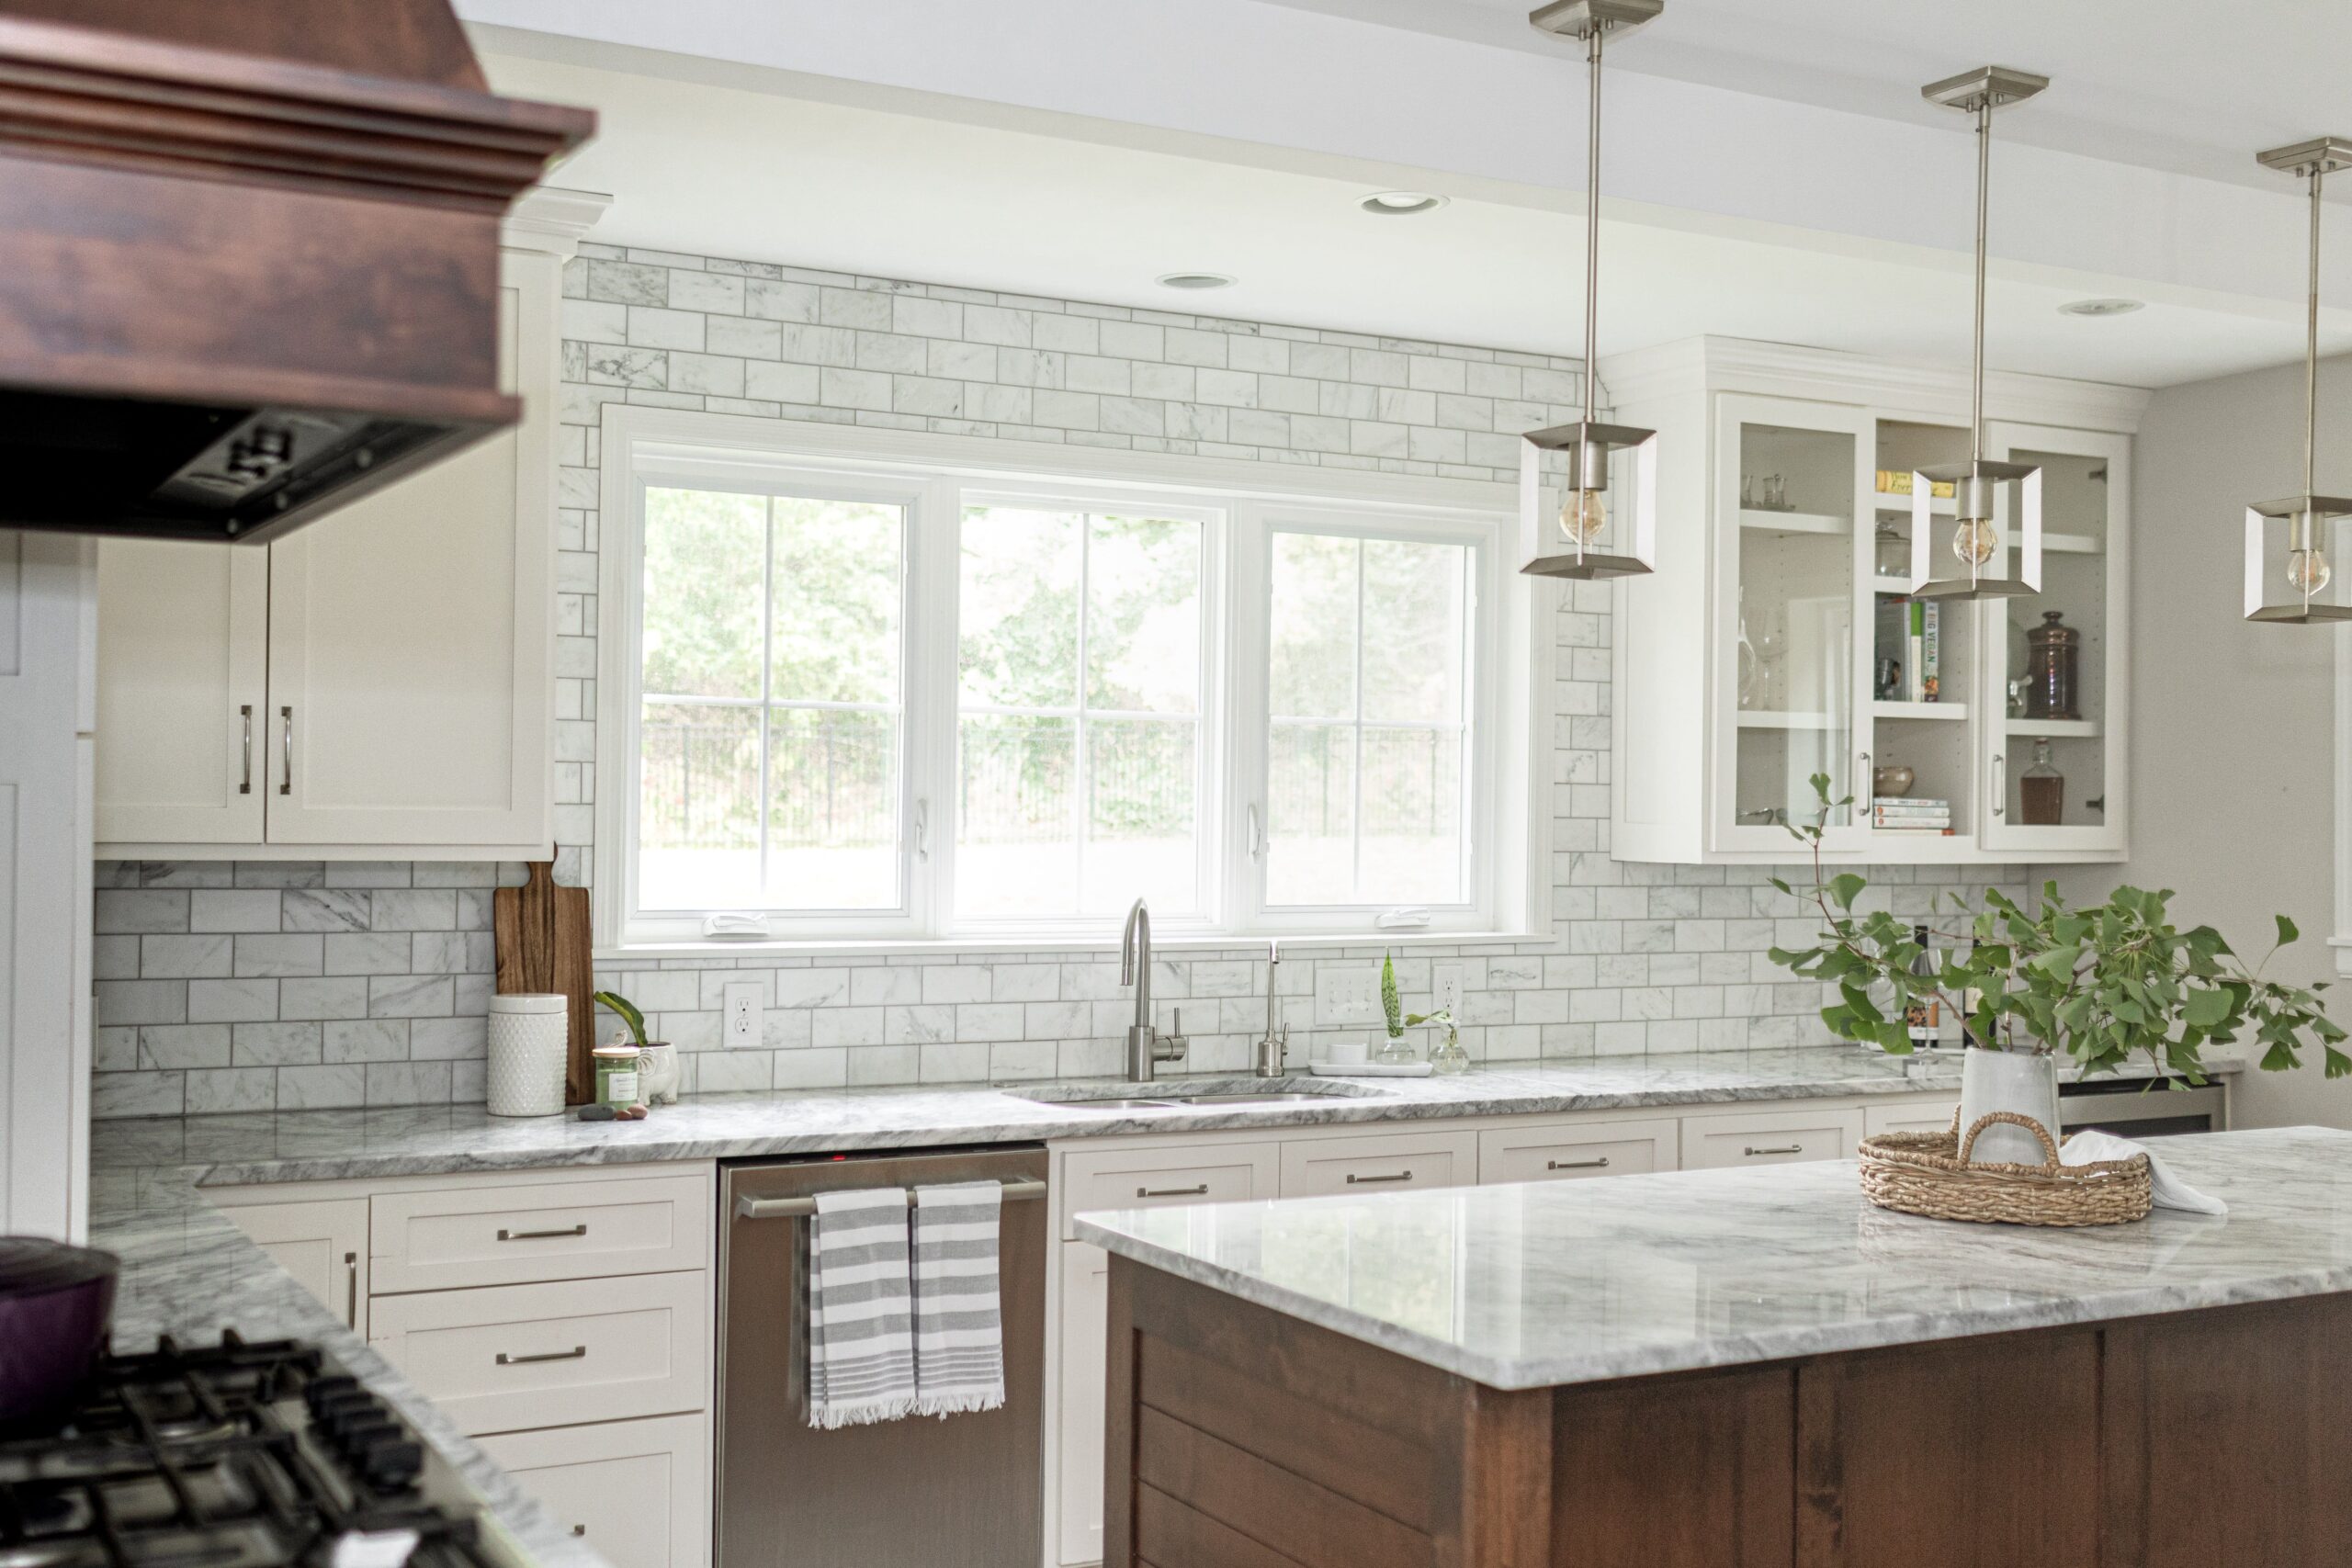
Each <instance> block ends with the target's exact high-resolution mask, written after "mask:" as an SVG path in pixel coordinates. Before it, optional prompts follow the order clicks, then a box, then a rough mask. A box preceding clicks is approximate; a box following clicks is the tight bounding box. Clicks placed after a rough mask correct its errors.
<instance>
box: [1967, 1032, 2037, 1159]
mask: <svg viewBox="0 0 2352 1568" xmlns="http://www.w3.org/2000/svg"><path fill="white" fill-rule="evenodd" d="M1987 1111H2016V1112H2017V1113H2018V1115H2020V1116H2030V1117H2031V1118H2033V1120H2035V1121H2036V1122H2041V1125H2042V1126H2043V1127H2044V1128H2045V1129H2047V1130H2048V1132H2049V1134H2050V1141H2051V1142H2052V1143H2053V1144H2055V1143H2056V1142H2058V1058H2057V1057H2056V1056H2055V1055H2043V1054H2041V1053H2039V1052H2032V1051H1985V1050H1980V1049H1978V1048H1977V1047H1975V1046H1973V1045H1972V1046H1970V1047H1969V1048H1968V1052H1967V1054H1966V1055H1964V1056H1962V1059H1961V1072H1960V1134H1961V1136H1962V1137H1963V1138H1965V1137H1966V1136H1967V1135H1968V1129H1969V1128H1971V1127H1973V1126H1974V1125H1975V1124H1976V1119H1977V1118H1978V1117H1980V1116H1983V1115H1985V1113H1986V1112H1987ZM1969 1158H1971V1159H1973V1160H1977V1161H1997V1162H2003V1163H2007V1164H2010V1165H2041V1164H2045V1163H2046V1162H2047V1161H2048V1160H2049V1158H2050V1156H2049V1154H2048V1152H2047V1151H2046V1150H2044V1149H2043V1148H2042V1146H2041V1140H2040V1139H2039V1138H2036V1137H2035V1136H2034V1135H2033V1134H2031V1133H2030V1132H2029V1131H2027V1130H2026V1129H2025V1128H2023V1127H2016V1126H2011V1125H2009V1124H2008V1123H2007V1122H1996V1123H1994V1124H1993V1125H1992V1126H1990V1127H1987V1128H1985V1131H1984V1132H1983V1133H1981V1134H1977V1138H1976V1146H1975V1148H1974V1149H1973V1150H1972V1151H1971V1152H1970V1155H1969Z"/></svg>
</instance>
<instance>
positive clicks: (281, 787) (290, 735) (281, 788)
mask: <svg viewBox="0 0 2352 1568" xmlns="http://www.w3.org/2000/svg"><path fill="white" fill-rule="evenodd" d="M277 716H278V718H279V719H280V720H281V721H282V722H283V723H284V724H285V727H286V729H285V740H286V747H285V753H284V756H283V757H282V759H281V760H282V761H283V762H284V763H285V772H284V773H280V774H279V775H278V779H277V793H278V794H280V795H292V794H293V793H294V710H293V709H292V708H290V707H282V708H279V709H278V710H277Z"/></svg>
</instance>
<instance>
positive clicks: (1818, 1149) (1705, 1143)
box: [1682, 1103, 1862, 1170]
mask: <svg viewBox="0 0 2352 1568" xmlns="http://www.w3.org/2000/svg"><path fill="white" fill-rule="evenodd" d="M1861 1140H1862V1113H1861V1111H1860V1110H1857V1109H1854V1108H1852V1107H1840V1106H1837V1105H1834V1104H1825V1105H1820V1106H1812V1105H1805V1104H1803V1103H1799V1104H1795V1105H1790V1106H1784V1107H1781V1108H1780V1109H1777V1110H1772V1111H1741V1112H1737V1113H1735V1114H1731V1115H1723V1116H1685V1117H1684V1118H1683V1119H1682V1168H1683V1169H1685V1170H1724V1169H1729V1168H1734V1167H1738V1166H1750V1165H1794V1164H1798V1163H1800V1162H1803V1161H1807V1160H1823V1159H1851V1158H1853V1157H1854V1145H1856V1144H1859V1143H1860V1142H1861Z"/></svg>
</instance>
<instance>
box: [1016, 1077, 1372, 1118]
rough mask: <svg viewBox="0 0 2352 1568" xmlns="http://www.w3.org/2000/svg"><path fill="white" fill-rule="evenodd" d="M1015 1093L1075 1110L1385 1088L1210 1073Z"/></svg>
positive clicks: (1290, 1099)
mask: <svg viewBox="0 0 2352 1568" xmlns="http://www.w3.org/2000/svg"><path fill="white" fill-rule="evenodd" d="M1010 1092H1011V1093H1012V1094H1013V1095H1014V1097H1015V1098H1016V1099H1020V1100H1035V1102H1036V1103H1038V1104H1040V1105H1061V1106H1067V1107H1069V1109H1070V1110H1072V1111H1180V1110H1182V1109H1184V1108H1185V1107H1187V1106H1196V1105H1296V1104H1301V1103H1304V1102H1306V1101H1311V1100H1361V1099H1365V1098H1368V1097H1374V1096H1377V1095H1378V1094H1379V1093H1380V1092H1381V1091H1380V1090H1379V1089H1370V1088H1367V1087H1365V1086H1364V1085H1363V1084H1344V1083H1325V1082H1321V1081H1318V1080H1317V1079H1314V1078H1223V1079H1218V1078H1207V1079H1193V1080H1192V1081H1190V1082H1185V1081H1182V1080H1179V1081H1177V1082H1173V1083H1170V1084H1169V1085H1168V1086H1167V1087H1166V1088H1165V1089H1162V1088H1160V1087H1159V1086H1158V1085H1156V1084H1112V1083H1105V1084H1059V1085H1056V1086H1055V1087H1053V1088H1051V1089H1015V1090H1012V1091H1010Z"/></svg>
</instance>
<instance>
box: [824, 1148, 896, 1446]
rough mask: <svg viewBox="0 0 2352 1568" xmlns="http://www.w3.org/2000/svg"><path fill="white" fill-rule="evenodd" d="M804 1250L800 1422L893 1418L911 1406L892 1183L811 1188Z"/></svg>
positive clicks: (840, 1423)
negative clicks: (812, 1214)
mask: <svg viewBox="0 0 2352 1568" xmlns="http://www.w3.org/2000/svg"><path fill="white" fill-rule="evenodd" d="M812 1233H813V1234H812V1235H811V1236H810V1238H809V1425H810V1426H811V1427H823V1428H825V1429H826V1430H828V1431H831V1430H832V1429H834V1428H835V1427H854V1426H859V1425H862V1424H864V1423H865V1422H869V1421H895V1420H897V1419H898V1418H899V1416H907V1415H910V1414H912V1413H913V1411H914V1408H915V1344H914V1327H913V1319H912V1315H911V1307H912V1303H911V1301H910V1288H909V1287H910V1279H909V1275H908V1272H907V1194H906V1190H905V1189H904V1188H901V1187H885V1188H881V1189H878V1190H869V1191H862V1192H820V1193H818V1194H817V1219H816V1223H815V1224H814V1225H813V1226H812Z"/></svg>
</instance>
